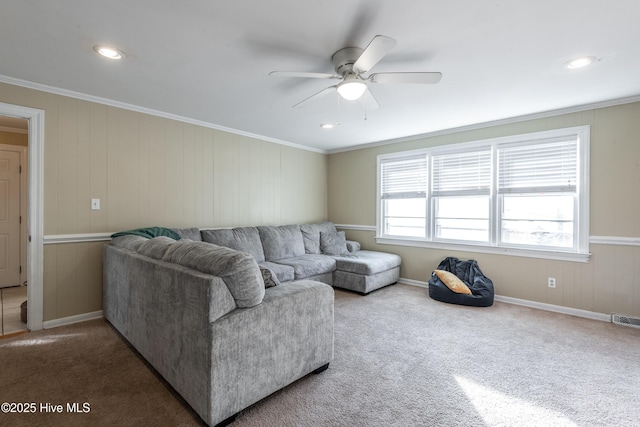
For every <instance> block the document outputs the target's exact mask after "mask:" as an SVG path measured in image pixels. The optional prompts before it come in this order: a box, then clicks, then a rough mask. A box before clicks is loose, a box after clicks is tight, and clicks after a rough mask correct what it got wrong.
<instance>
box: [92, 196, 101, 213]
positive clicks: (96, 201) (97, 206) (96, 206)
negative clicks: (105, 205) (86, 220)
mask: <svg viewBox="0 0 640 427" xmlns="http://www.w3.org/2000/svg"><path fill="white" fill-rule="evenodd" d="M91 210H92V211H99V210H100V199H91Z"/></svg>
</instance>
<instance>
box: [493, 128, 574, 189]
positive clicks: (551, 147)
mask: <svg viewBox="0 0 640 427" xmlns="http://www.w3.org/2000/svg"><path fill="white" fill-rule="evenodd" d="M577 153H578V141H577V138H575V137H574V138H571V139H566V138H563V139H561V140H559V141H552V142H546V143H541V144H535V145H531V144H529V145H524V146H512V147H505V148H499V149H498V164H499V176H498V191H499V192H500V193H533V192H539V193H543V192H546V193H548V192H575V191H576V185H577V172H578V154H577Z"/></svg>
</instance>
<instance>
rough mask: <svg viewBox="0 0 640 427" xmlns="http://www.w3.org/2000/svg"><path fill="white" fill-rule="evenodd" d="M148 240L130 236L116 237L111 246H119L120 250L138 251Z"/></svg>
mask: <svg viewBox="0 0 640 427" xmlns="http://www.w3.org/2000/svg"><path fill="white" fill-rule="evenodd" d="M147 240H149V239H147V238H146V237H142V236H135V235H133V234H128V235H125V236H119V237H114V238H113V239H111V244H112V245H114V246H118V247H119V248H125V249H129V250H130V251H137V250H138V247H139V246H140V245H141V244H143V243H144V242H146V241H147Z"/></svg>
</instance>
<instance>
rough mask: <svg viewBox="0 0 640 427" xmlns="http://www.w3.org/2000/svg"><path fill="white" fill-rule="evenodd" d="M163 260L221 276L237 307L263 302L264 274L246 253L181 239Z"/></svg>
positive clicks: (172, 246) (169, 249)
mask: <svg viewBox="0 0 640 427" xmlns="http://www.w3.org/2000/svg"><path fill="white" fill-rule="evenodd" d="M162 259H163V260H164V261H167V262H172V263H175V264H180V265H183V266H185V267H189V268H192V269H194V270H198V271H202V272H203V273H208V274H213V275H214V276H218V277H220V278H221V279H222V280H223V281H224V283H225V284H226V285H227V288H229V292H231V295H232V296H233V299H234V300H235V301H236V305H237V306H238V307H253V306H255V305H258V304H260V303H261V302H262V298H263V297H264V282H263V281H262V274H261V273H260V269H259V268H258V263H257V262H256V260H255V259H254V258H253V257H252V256H251V255H249V254H247V253H245V252H240V251H236V250H233V249H230V248H226V247H222V246H218V245H215V244H211V243H206V242H194V241H191V240H178V241H177V242H175V243H173V244H172V245H170V246H169V247H168V248H167V250H166V251H165V253H164V256H163V257H162Z"/></svg>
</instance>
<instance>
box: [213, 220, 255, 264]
mask: <svg viewBox="0 0 640 427" xmlns="http://www.w3.org/2000/svg"><path fill="white" fill-rule="evenodd" d="M200 234H201V235H202V240H203V241H205V242H209V243H214V244H216V245H218V246H224V247H226V248H231V249H235V250H236V251H240V252H247V253H248V254H251V256H253V257H254V258H255V259H256V261H257V262H259V263H260V262H263V261H264V260H265V259H264V252H263V250H262V242H261V241H260V234H258V229H257V228H255V227H237V228H232V229H228V228H226V229H224V228H223V229H219V230H202V231H201V232H200Z"/></svg>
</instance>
